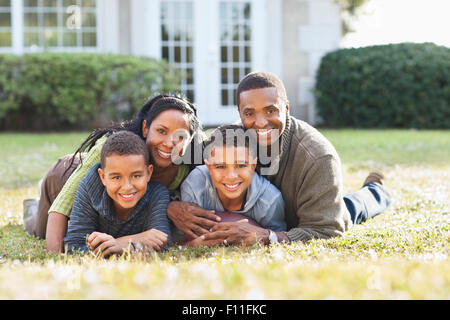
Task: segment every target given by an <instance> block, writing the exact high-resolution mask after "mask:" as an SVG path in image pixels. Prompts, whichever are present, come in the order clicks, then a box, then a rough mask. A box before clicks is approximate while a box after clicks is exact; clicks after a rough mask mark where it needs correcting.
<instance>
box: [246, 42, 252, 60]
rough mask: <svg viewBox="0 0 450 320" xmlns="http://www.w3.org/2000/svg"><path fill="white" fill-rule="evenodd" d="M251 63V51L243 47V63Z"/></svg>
mask: <svg viewBox="0 0 450 320" xmlns="http://www.w3.org/2000/svg"><path fill="white" fill-rule="evenodd" d="M250 61H252V59H251V50H250V47H248V46H247V47H245V62H250Z"/></svg>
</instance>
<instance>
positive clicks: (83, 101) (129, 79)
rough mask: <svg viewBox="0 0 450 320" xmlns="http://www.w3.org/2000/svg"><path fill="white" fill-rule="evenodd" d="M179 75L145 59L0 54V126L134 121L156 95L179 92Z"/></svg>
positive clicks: (45, 128) (164, 64)
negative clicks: (157, 93)
mask: <svg viewBox="0 0 450 320" xmlns="http://www.w3.org/2000/svg"><path fill="white" fill-rule="evenodd" d="M180 76H181V75H180V74H179V72H178V71H176V70H175V69H174V68H173V67H171V66H170V65H169V64H167V62H165V61H157V60H155V59H152V58H144V57H132V56H125V55H112V54H86V53H38V54H25V55H23V56H15V55H9V54H4V55H0V130H9V131H11V130H20V131H58V130H71V129H76V130H83V129H91V128H95V127H101V126H105V125H109V124H110V123H111V122H113V121H121V120H124V119H131V118H132V116H133V115H134V113H135V112H136V111H137V110H138V109H139V108H140V107H141V106H142V104H143V103H144V102H145V101H146V99H147V98H149V97H150V96H151V95H152V94H154V93H156V92H162V91H176V90H178V88H179V81H180Z"/></svg>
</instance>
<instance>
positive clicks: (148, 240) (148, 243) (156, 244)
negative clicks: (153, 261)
mask: <svg viewBox="0 0 450 320" xmlns="http://www.w3.org/2000/svg"><path fill="white" fill-rule="evenodd" d="M167 240H168V236H167V234H165V233H164V232H162V231H159V230H157V229H150V230H147V231H145V232H143V233H141V234H139V237H138V238H136V239H134V240H133V241H135V242H137V241H139V242H140V243H142V244H143V245H144V246H145V247H147V248H149V249H153V250H156V251H160V250H161V249H162V248H163V247H164V245H165V244H166V243H167Z"/></svg>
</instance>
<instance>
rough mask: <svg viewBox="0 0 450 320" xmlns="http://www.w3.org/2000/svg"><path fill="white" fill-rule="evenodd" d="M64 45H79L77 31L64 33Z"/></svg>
mask: <svg viewBox="0 0 450 320" xmlns="http://www.w3.org/2000/svg"><path fill="white" fill-rule="evenodd" d="M63 46H65V47H76V46H77V33H76V32H73V31H72V32H64V33H63Z"/></svg>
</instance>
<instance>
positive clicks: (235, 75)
mask: <svg viewBox="0 0 450 320" xmlns="http://www.w3.org/2000/svg"><path fill="white" fill-rule="evenodd" d="M239 80H241V77H240V75H239V68H233V82H234V83H239Z"/></svg>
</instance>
